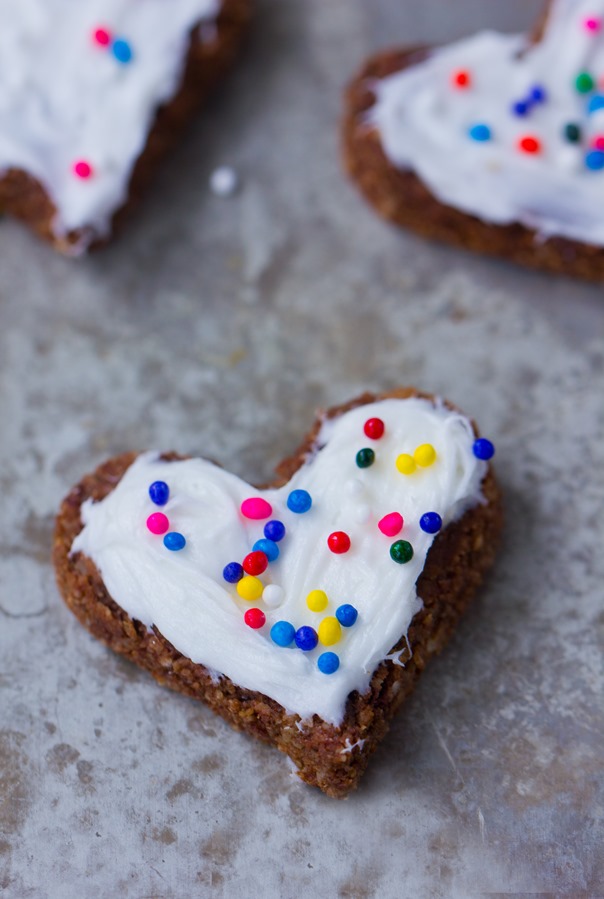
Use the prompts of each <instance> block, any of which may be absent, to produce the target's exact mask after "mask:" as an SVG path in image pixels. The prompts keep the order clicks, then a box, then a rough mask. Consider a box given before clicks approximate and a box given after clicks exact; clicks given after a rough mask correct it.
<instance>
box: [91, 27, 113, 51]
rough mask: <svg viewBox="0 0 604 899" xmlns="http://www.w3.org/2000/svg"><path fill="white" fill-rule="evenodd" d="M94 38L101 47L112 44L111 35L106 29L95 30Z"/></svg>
mask: <svg viewBox="0 0 604 899" xmlns="http://www.w3.org/2000/svg"><path fill="white" fill-rule="evenodd" d="M92 36H93V38H94V41H95V43H96V44H98V45H99V47H108V46H109V44H110V43H111V35H110V33H109V32H108V31H107V29H106V28H95V30H94V32H93V35H92Z"/></svg>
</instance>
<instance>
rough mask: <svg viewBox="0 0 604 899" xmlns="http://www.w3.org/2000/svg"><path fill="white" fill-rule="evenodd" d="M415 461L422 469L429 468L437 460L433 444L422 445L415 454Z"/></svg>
mask: <svg viewBox="0 0 604 899" xmlns="http://www.w3.org/2000/svg"><path fill="white" fill-rule="evenodd" d="M413 459H414V461H415V462H416V464H417V465H420V466H421V467H422V468H428V467H429V466H430V465H433V464H434V462H435V460H436V450H435V449H434V447H433V446H432V444H431V443H422V445H421V446H418V447H417V448H416V450H415V452H414V453H413Z"/></svg>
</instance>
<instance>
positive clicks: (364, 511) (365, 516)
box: [354, 504, 371, 524]
mask: <svg viewBox="0 0 604 899" xmlns="http://www.w3.org/2000/svg"><path fill="white" fill-rule="evenodd" d="M354 517H355V518H356V520H357V521H358V523H359V524H367V522H368V521H369V519H370V518H371V509H370V508H369V506H365V505H363V504H361V505H359V506H357V508H356V509H355V513H354Z"/></svg>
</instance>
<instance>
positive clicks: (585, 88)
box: [575, 72, 594, 94]
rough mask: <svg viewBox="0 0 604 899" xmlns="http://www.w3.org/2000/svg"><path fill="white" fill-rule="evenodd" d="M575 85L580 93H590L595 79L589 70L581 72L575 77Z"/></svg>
mask: <svg viewBox="0 0 604 899" xmlns="http://www.w3.org/2000/svg"><path fill="white" fill-rule="evenodd" d="M575 87H576V89H577V90H578V91H579V93H580V94H588V93H589V92H590V91H592V90H593V88H594V80H593V78H592V77H591V75H590V74H589V72H579V74H578V75H577V77H576V78H575Z"/></svg>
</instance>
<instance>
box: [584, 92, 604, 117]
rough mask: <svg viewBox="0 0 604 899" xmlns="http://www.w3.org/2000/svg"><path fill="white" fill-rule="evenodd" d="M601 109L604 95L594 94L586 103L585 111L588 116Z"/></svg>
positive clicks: (603, 105) (603, 104) (603, 103)
mask: <svg viewBox="0 0 604 899" xmlns="http://www.w3.org/2000/svg"><path fill="white" fill-rule="evenodd" d="M602 108H604V94H594V95H593V97H590V98H589V100H588V101H587V111H588V113H589V114H590V115H591V114H592V113H594V112H597V111H598V109H602Z"/></svg>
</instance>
